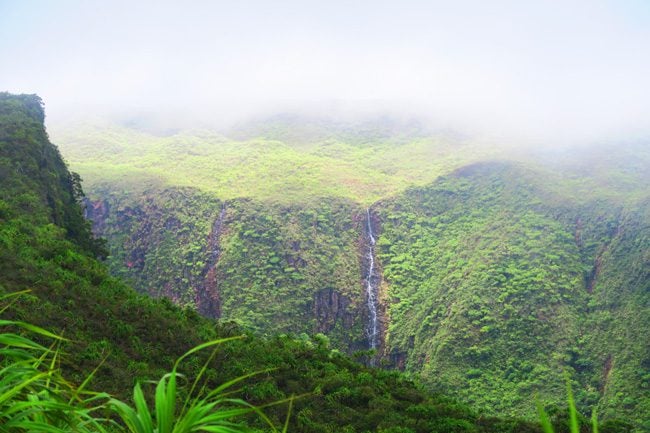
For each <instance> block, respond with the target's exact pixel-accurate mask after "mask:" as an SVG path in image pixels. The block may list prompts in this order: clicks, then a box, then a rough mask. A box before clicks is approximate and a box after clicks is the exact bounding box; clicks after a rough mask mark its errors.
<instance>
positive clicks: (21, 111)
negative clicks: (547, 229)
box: [0, 94, 538, 433]
mask: <svg viewBox="0 0 650 433" xmlns="http://www.w3.org/2000/svg"><path fill="white" fill-rule="evenodd" d="M42 119H43V112H42V108H41V103H40V100H39V99H38V98H37V97H36V96H13V95H8V94H0V157H1V158H2V161H3V164H4V165H3V171H2V175H3V176H4V177H3V179H2V180H3V181H2V184H1V185H2V188H1V190H0V192H1V196H0V209H1V213H0V245H1V248H0V254H1V257H0V267H1V268H0V276H1V278H0V299H2V306H1V307H0V311H1V312H2V320H3V322H2V324H1V326H2V334H1V335H2V338H1V340H2V344H3V347H2V351H1V352H0V353H1V355H2V356H1V357H0V368H2V372H3V376H2V380H0V386H6V388H3V390H4V391H8V392H6V393H5V392H4V391H3V394H2V401H1V402H0V411H1V412H0V419H2V420H4V422H5V423H4V424H3V426H2V427H3V429H4V430H5V431H10V432H24V431H30V429H34V428H36V425H35V424H25V423H26V422H28V421H29V420H36V421H38V422H39V423H41V424H39V427H38V428H39V429H40V430H48V431H53V432H54V431H66V430H68V429H69V428H70V427H69V426H70V425H73V424H71V423H75V422H78V421H80V422H83V423H85V428H86V430H90V431H93V426H94V425H93V423H91V422H90V421H89V418H88V416H91V417H92V419H93V420H98V421H101V413H100V414H97V415H93V414H92V413H91V412H89V410H90V409H91V407H90V406H93V407H94V406H99V405H100V400H101V402H106V405H107V406H106V407H116V405H117V404H116V403H110V402H107V400H106V399H108V396H106V395H104V394H99V395H96V394H88V393H87V392H86V391H87V390H90V389H94V390H101V391H104V392H109V393H111V394H113V395H114V396H115V397H117V398H120V399H123V400H126V401H127V402H129V401H131V398H134V399H135V401H136V403H137V402H138V401H140V397H138V395H137V393H136V395H135V396H133V395H132V392H131V390H132V387H133V384H134V382H135V381H136V380H140V381H144V380H147V379H153V380H158V379H159V378H160V377H162V374H163V373H165V372H167V371H169V370H170V369H171V368H172V366H173V365H174V361H175V360H176V359H177V358H178V357H179V356H181V355H182V354H183V353H184V352H186V351H187V350H188V349H190V348H191V347H193V346H196V345H197V344H199V343H201V342H203V341H207V340H211V339H215V338H219V337H229V336H238V335H242V334H243V335H245V338H243V339H236V340H234V341H231V342H228V343H224V344H223V345H221V346H219V349H218V350H217V351H216V352H215V353H214V356H213V357H212V358H211V359H209V358H208V354H209V351H208V353H207V354H206V353H203V352H198V353H197V354H196V355H194V356H192V357H188V358H187V359H185V360H184V361H183V362H182V363H181V364H180V366H179V372H181V373H184V374H185V376H186V377H187V378H188V380H189V381H190V382H191V380H192V379H193V378H194V377H196V376H197V375H199V374H200V372H201V366H202V365H203V363H204V362H206V361H208V362H209V364H208V365H209V368H208V370H207V371H205V372H204V378H205V379H206V380H207V385H208V386H216V385H217V384H219V383H224V382H225V381H227V380H230V379H232V378H235V377H241V376H243V375H246V374H250V373H251V372H260V371H261V372H263V373H260V374H257V375H254V376H252V377H250V378H248V379H246V380H245V381H243V382H241V383H240V384H239V385H238V386H237V390H236V392H235V393H233V394H230V396H231V397H241V398H244V399H245V400H247V401H248V402H250V403H253V404H256V405H265V404H267V403H272V402H277V401H280V400H282V399H285V398H288V397H290V396H292V395H297V396H300V397H299V398H298V399H297V400H296V401H295V404H294V408H293V411H292V414H291V418H290V431H296V432H365V431H380V432H393V433H397V432H401V433H406V432H423V433H424V432H437V431H439V432H505V431H531V432H534V431H538V430H537V428H536V427H535V426H534V425H532V424H530V423H526V422H522V421H504V420H499V419H490V418H485V417H481V416H478V415H477V414H476V413H474V412H473V411H471V410H470V409H469V408H467V407H466V406H463V405H461V404H459V403H456V402H454V401H452V400H450V399H448V398H445V397H442V396H440V395H438V394H431V393H428V392H425V391H424V390H423V389H422V388H421V387H419V386H417V385H416V384H414V383H413V382H412V381H410V380H408V379H407V378H406V377H404V376H403V375H401V374H399V373H396V372H389V371H382V370H376V369H369V368H366V367H364V366H363V365H362V364H360V363H357V362H353V361H352V360H350V359H349V358H347V357H346V356H344V355H342V354H340V353H338V352H337V351H332V350H331V348H329V347H328V346H329V343H328V339H327V337H325V336H323V335H316V336H315V337H312V338H310V337H308V336H306V335H304V336H300V337H295V336H289V335H279V336H275V337H268V338H260V337H256V336H254V335H252V334H249V333H245V332H244V331H242V330H241V328H239V327H238V326H237V325H236V324H233V323H229V322H222V323H220V324H217V323H215V322H212V321H209V320H207V319H204V318H202V317H200V316H199V315H198V314H196V313H195V312H194V311H192V310H190V309H180V308H179V307H177V306H174V305H173V304H172V303H170V302H169V301H167V300H165V299H163V300H154V299H151V298H149V297H145V296H141V295H138V294H136V293H135V292H134V291H133V290H131V289H130V288H128V287H127V286H126V285H125V284H124V283H122V282H120V281H119V280H117V279H116V278H114V277H111V276H109V275H108V272H107V270H106V268H105V267H104V265H102V264H101V263H99V262H98V261H97V260H96V259H95V258H94V256H95V255H98V254H99V255H101V254H103V252H102V249H101V244H99V243H98V242H97V241H95V240H93V239H92V238H91V237H90V236H89V228H88V225H87V224H86V223H85V222H84V220H83V219H81V218H79V217H80V215H81V208H80V207H79V206H78V204H77V203H76V201H78V200H80V198H81V191H80V190H79V189H78V186H79V185H78V183H76V182H74V181H70V179H71V178H73V176H72V175H70V173H69V172H68V171H67V169H66V167H65V164H64V163H63V162H62V160H61V158H60V155H59V154H58V152H57V151H56V148H55V147H54V146H52V145H51V144H50V143H49V141H48V139H47V135H46V134H45V132H44V129H43V124H42ZM32 161H33V164H32ZM29 170H33V171H29ZM55 180H56V182H55ZM60 215H63V216H65V215H68V217H66V218H61V219H59V218H60ZM24 290H29V292H28V293H24V294H22V295H20V296H8V295H9V294H12V293H16V292H18V291H24ZM10 320H13V321H14V322H11V321H10ZM16 320H21V321H23V322H22V323H23V324H19V323H17V322H15V321H16ZM24 322H30V323H31V324H32V325H25V324H24ZM33 325H39V326H41V327H44V328H46V329H49V330H51V331H54V332H56V333H60V334H63V336H64V337H65V339H58V338H54V337H53V336H52V335H50V334H48V333H47V332H45V331H43V330H42V329H41V328H39V329H37V328H34V326H33ZM56 341H58V343H56V345H55V346H53V347H56V355H53V353H52V352H51V351H50V350H49V349H47V347H48V346H50V345H51V344H52V343H53V342H56ZM95 370H96V371H95ZM93 371H94V373H92V372H93ZM4 373H7V375H5V374H4ZM89 375H91V376H90V377H91V379H90V381H89V382H86V379H87V378H88V377H89ZM169 380H170V379H169V377H167V378H165V379H163V381H169ZM167 383H169V382H167ZM82 384H83V386H84V387H85V389H86V391H83V392H80V391H79V388H78V387H79V386H81V385H82ZM143 386H144V389H145V394H149V395H150V393H151V392H152V391H153V390H152V389H150V388H149V387H148V386H147V385H144V384H143ZM11 390H15V392H14V391H11ZM179 392H180V395H179V398H182V397H183V396H184V395H185V394H187V392H188V389H187V387H181V388H180V389H179ZM89 396H90V397H89ZM97 399H99V400H97ZM150 399H151V395H150ZM150 401H151V400H150ZM68 402H70V403H72V404H73V406H74V407H75V408H76V409H74V411H73V412H69V411H68V412H65V410H67V409H66V408H67V405H68V404H70V403H68ZM5 403H6V405H5ZM102 404H103V403H102ZM111 405H112V406H111ZM30 408H37V410H36V411H34V410H31V409H30ZM19 409H20V410H23V412H20V411H19ZM122 409H124V408H123V407H122ZM50 410H51V411H50ZM100 410H101V407H100ZM25 411H26V412H25ZM44 411H45V412H44ZM61 411H64V413H63V414H62V412H61ZM265 412H266V413H267V414H268V415H269V417H270V419H271V420H272V421H273V422H275V423H276V425H281V423H282V421H283V420H284V418H285V416H286V414H287V406H286V405H279V406H272V407H268V408H266V409H265ZM21 417H22V418H21ZM25 417H27V418H25ZM26 420H27V421H26ZM36 421H34V422H36ZM29 422H32V421H29ZM93 422H94V421H93ZM158 422H160V420H159V421H158ZM246 422H247V423H248V424H249V425H250V426H251V427H253V428H263V427H264V423H262V422H261V421H259V419H258V418H256V417H253V418H249V419H247V421H246ZM44 425H48V426H50V427H48V428H47V429H45V428H44V427H43V426H44ZM55 426H58V427H56V428H59V429H60V430H55ZM66 426H68V427H66ZM61 429H62V430H61ZM111 429H113V430H120V429H121V427H119V424H117V425H113V427H111ZM79 431H83V430H81V429H79ZM95 431H96V430H95Z"/></svg>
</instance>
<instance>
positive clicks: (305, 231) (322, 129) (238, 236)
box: [56, 118, 650, 431]
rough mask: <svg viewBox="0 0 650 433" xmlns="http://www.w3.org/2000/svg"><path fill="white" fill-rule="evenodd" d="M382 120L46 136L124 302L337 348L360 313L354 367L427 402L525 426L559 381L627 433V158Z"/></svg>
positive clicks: (636, 355)
mask: <svg viewBox="0 0 650 433" xmlns="http://www.w3.org/2000/svg"><path fill="white" fill-rule="evenodd" d="M386 124H387V122H385V119H384V120H382V121H381V122H379V123H377V122H375V123H373V122H371V123H368V124H364V125H361V126H359V125H349V124H342V125H341V124H331V123H324V124H323V123H322V122H321V123H319V122H316V123H314V122H308V121H305V120H304V119H301V118H297V119H296V118H288V119H286V118H281V119H272V120H270V121H268V122H265V123H260V124H254V125H247V126H245V127H241V128H239V129H238V130H236V131H232V132H231V135H232V137H234V139H230V138H226V137H224V136H220V135H216V134H213V133H207V132H194V133H177V134H174V135H168V136H156V135H153V134H150V133H144V132H138V131H136V130H129V129H126V128H117V127H110V128H96V127H94V128H91V127H87V126H86V127H77V128H75V129H68V130H66V131H58V132H56V137H57V141H58V142H59V143H60V144H61V146H62V149H63V151H64V153H65V155H66V157H67V158H68V159H69V161H70V162H71V164H72V166H73V168H75V169H76V170H78V171H79V172H80V173H81V174H82V176H83V178H84V179H87V180H89V187H90V190H89V197H90V200H89V201H88V202H87V204H86V212H87V216H88V217H90V219H92V220H93V222H94V229H95V231H96V232H97V233H99V234H101V235H103V236H105V237H106V238H107V240H108V247H109V249H110V256H109V259H108V265H109V268H110V271H111V274H113V275H115V276H118V277H122V278H124V279H126V280H128V281H130V282H132V283H133V285H134V286H135V287H136V288H137V289H138V290H139V291H140V292H142V293H147V294H151V295H154V296H156V297H160V296H165V297H168V298H170V299H172V300H173V301H174V302H175V303H177V304H179V305H181V306H183V307H196V309H198V310H199V312H201V313H202V314H203V315H205V316H208V317H219V318H221V320H222V321H225V320H229V319H232V320H236V321H237V322H239V323H240V324H242V325H244V327H246V328H247V329H250V330H252V331H253V332H254V333H255V334H256V335H264V334H266V335H269V336H270V335H274V334H277V333H286V332H290V333H303V332H304V333H308V334H314V333H323V334H326V335H327V336H328V339H329V340H330V341H331V344H332V345H333V346H334V347H337V348H339V349H342V350H344V351H348V352H352V351H354V350H359V349H366V348H368V347H369V346H370V345H371V341H372V335H371V334H372V332H371V330H372V327H371V326H370V323H371V319H372V317H373V308H374V311H376V312H377V319H378V320H377V330H378V334H377V338H376V340H377V355H376V356H374V357H372V356H371V358H368V362H370V363H380V364H382V365H384V366H386V367H391V368H396V369H405V370H407V371H409V372H411V373H414V374H416V375H417V376H418V377H420V378H421V379H422V380H423V381H424V382H425V384H426V386H427V389H428V390H429V391H432V390H433V391H436V392H440V391H444V392H446V393H449V394H451V395H454V396H455V397H457V398H459V399H460V400H462V401H465V402H468V403H470V404H471V405H472V406H473V407H475V408H479V409H480V411H481V412H483V413H486V414H491V415H495V414H498V415H504V414H506V415H513V416H525V417H528V418H530V417H534V416H533V413H534V404H533V403H532V401H533V400H532V399H533V396H534V395H538V396H539V397H540V399H541V400H542V401H543V402H544V404H546V405H548V406H549V407H553V406H554V407H562V406H563V405H564V403H563V402H564V399H565V397H564V386H563V373H562V372H563V371H564V372H567V373H568V374H569V375H570V377H571V380H572V382H573V387H574V390H575V391H576V396H577V398H578V403H579V405H580V408H581V409H582V410H583V412H585V413H587V412H589V411H590V409H591V407H597V408H598V410H599V413H600V414H601V415H602V416H604V417H605V418H609V419H613V418H616V417H625V418H626V419H629V420H631V421H633V422H634V423H635V424H636V426H637V428H638V429H641V430H643V429H648V428H649V427H648V426H647V424H644V422H646V420H647V419H648V418H649V414H650V408H649V407H648V404H647V402H648V401H650V399H649V398H648V397H650V395H649V392H650V391H649V389H650V384H649V383H648V380H649V378H650V375H649V373H650V372H649V368H650V354H649V349H648V344H647V341H648V340H647V338H645V332H644V331H645V330H647V329H648V325H649V324H650V323H649V321H650V320H649V311H650V310H649V309H648V303H649V299H648V297H649V295H648V293H649V283H648V281H650V279H649V278H648V271H647V269H648V261H649V257H648V251H649V250H650V248H648V247H649V246H650V240H649V238H648V212H647V209H648V193H647V185H648V181H649V180H650V179H649V178H648V176H649V174H648V170H646V168H647V167H648V166H649V161H650V158H649V155H648V150H647V146H645V144H644V143H623V144H620V143H617V144H616V145H615V146H613V145H612V146H608V145H601V146H599V147H589V148H584V149H579V148H578V149H574V150H572V151H566V150H543V149H540V150H536V151H531V152H528V153H525V152H521V151H517V152H515V151H513V149H512V148H509V147H507V146H496V147H490V146H487V145H486V144H485V143H477V142H475V141H472V140H469V139H465V138H460V137H454V136H451V135H448V134H447V135H435V136H433V138H432V136H431V135H430V134H431V133H429V132H426V131H424V130H423V129H422V128H420V127H414V126H413V125H412V124H406V125H403V124H396V125H391V124H389V123H388V126H384V127H382V125H386ZM497 160H500V161H501V162H497ZM482 161H483V162H482ZM490 161H492V162H490ZM558 161H559V162H558ZM368 207H370V211H369V212H367V208H368ZM371 235H372V236H371ZM371 237H372V238H374V239H375V240H376V243H375V244H374V245H372V248H371ZM369 253H370V255H369ZM371 258H372V264H371V260H370V259H371ZM369 274H370V275H371V277H370V278H368V276H369ZM368 282H370V284H368ZM369 286H370V288H369ZM369 293H370V294H371V295H372V296H369ZM372 297H376V298H377V299H378V301H377V302H375V303H372V307H373V308H370V306H369V302H368V301H369V298H370V299H372ZM146 302H151V303H153V304H154V305H155V302H154V301H146ZM165 305H166V308H170V309H171V311H174V310H173V308H172V307H171V306H170V305H169V304H165ZM176 311H181V310H176ZM182 314H183V315H185V316H187V315H188V314H190V313H189V312H188V310H184V311H183V313H182ZM187 317H191V320H199V321H200V319H198V318H197V317H196V316H192V315H190V316H187ZM134 320H135V319H134ZM185 320H189V319H185ZM127 322H128V321H127ZM200 323H207V322H200ZM127 329H128V328H127ZM136 329H137V328H136ZM129 332H130V329H129V330H128V331H127V332H126V333H125V334H124V335H127V334H128V333H129ZM203 332H204V334H201V335H202V336H204V337H206V336H209V335H212V334H209V333H205V332H207V331H203ZM111 335H112V334H111ZM188 335H193V334H188ZM312 344H313V343H312ZM316 344H318V343H316ZM266 347H267V348H266V350H270V349H269V348H268V346H266ZM172 353H173V351H172ZM255 356H258V355H254V356H253V357H255ZM125 359H126V357H125ZM148 364H149V363H148V362H147V365H146V366H143V365H140V367H141V371H150V370H148V368H149V367H150V366H149V365H148ZM332 368H333V367H332ZM355 368H361V367H358V366H357V367H355ZM369 371H373V372H375V370H369ZM373 374H377V373H373ZM386 374H388V373H386ZM344 383H345V380H343V382H341V386H343V384H344ZM278 387H279V388H280V390H281V392H285V393H286V390H283V388H282V386H280V385H278ZM345 392H346V393H347V392H348V391H345ZM271 394H273V393H271ZM273 395H276V394H273ZM325 400H327V399H325ZM346 401H348V400H346ZM346 404H347V403H346ZM361 404H363V405H366V404H368V402H367V401H366V402H365V403H361ZM364 407H365V406H364ZM402 412H403V411H400V413H402ZM558 413H559V412H558ZM402 414H403V413H402ZM413 415H414V414H413ZM414 416H415V415H414ZM354 417H355V416H351V418H350V419H353V418H354ZM325 422H329V421H325ZM646 423H647V422H646ZM340 425H341V424H339V426H340ZM396 425H397V424H396ZM303 427H304V426H303ZM319 428H322V427H319ZM331 428H334V429H335V427H331ZM313 431H327V430H318V429H316V428H315V429H314V430H313ZM358 431H362V430H358ZM423 431H429V430H426V429H425V430H423Z"/></svg>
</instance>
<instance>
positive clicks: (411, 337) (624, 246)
mask: <svg viewBox="0 0 650 433" xmlns="http://www.w3.org/2000/svg"><path fill="white" fill-rule="evenodd" d="M535 182H536V178H535V177H531V173H530V172H529V171H528V170H526V169H525V168H523V167H517V166H512V165H509V164H505V165H504V164H496V163H486V164H478V165H474V166H470V167H467V168H464V169H462V170H459V171H458V172H457V173H455V174H454V175H452V176H449V177H446V178H443V179H441V180H439V181H438V182H436V183H434V184H433V185H431V186H428V187H423V188H417V189H413V190H410V191H408V192H407V193H406V194H405V195H404V196H401V197H399V198H397V199H395V200H391V201H387V202H385V203H381V204H380V205H378V206H377V208H376V211H377V212H378V213H379V215H380V217H381V218H382V220H383V221H384V224H383V225H382V229H383V232H382V235H381V237H380V239H379V242H378V245H379V248H380V253H379V257H380V259H381V262H382V264H383V267H384V278H385V280H386V283H387V287H388V295H389V296H390V297H391V301H390V303H389V315H390V320H389V323H390V327H389V330H388V336H387V351H389V352H390V353H392V356H393V358H395V357H397V358H400V359H401V362H402V363H403V364H404V367H405V368H407V369H408V370H412V371H419V372H421V375H422V378H423V380H425V381H426V382H428V383H430V384H432V386H434V388H435V389H438V390H447V391H449V392H453V394H454V395H456V396H458V397H460V398H461V400H463V401H467V402H470V403H471V404H472V405H473V406H474V407H478V408H480V409H481V410H482V411H487V412H491V411H495V412H498V413H507V414H511V415H523V414H526V413H528V412H530V405H529V399H530V396H531V395H532V394H533V393H535V394H537V395H539V397H540V399H542V400H543V401H548V402H552V401H555V402H557V401H560V400H561V399H562V398H563V393H562V386H561V382H562V381H561V375H560V374H559V372H560V371H565V372H568V373H570V374H571V377H572V379H573V380H575V381H576V383H577V384H579V386H576V389H577V390H578V391H577V393H576V397H577V401H578V405H579V406H581V407H582V408H583V409H586V408H589V407H594V406H597V407H598V408H599V413H601V414H606V415H609V416H612V415H614V414H623V413H625V414H626V416H627V417H629V418H630V419H636V420H637V421H639V422H643V421H644V420H645V419H647V414H648V409H649V408H648V407H647V402H648V401H649V398H650V387H649V386H648V382H647V380H648V375H647V366H648V361H649V360H650V351H649V350H648V349H649V348H648V346H647V339H646V338H645V337H644V336H643V334H644V332H645V330H647V329H648V326H650V316H649V315H648V305H649V304H650V298H649V293H648V281H649V280H648V266H647V265H648V258H649V257H648V246H649V245H650V236H649V234H650V232H649V230H650V227H649V224H648V218H647V216H648V214H647V212H648V209H649V208H648V202H645V203H641V204H637V205H635V207H634V208H633V210H630V209H627V208H625V207H620V206H618V205H616V204H615V203H612V202H607V201H603V202H598V201H596V202H590V203H585V204H584V205H580V206H577V205H575V204H574V203H572V202H569V201H567V200H565V199H563V198H562V197H558V196H556V195H553V194H549V193H547V192H545V191H544V189H543V187H542V186H540V185H539V184H536V183H535ZM632 233H633V234H632ZM605 263H607V265H606V266H605ZM632 323H634V325H632ZM441 371H442V372H444V374H440V372H441ZM613 389H617V390H619V391H614V392H613ZM623 390H625V391H623Z"/></svg>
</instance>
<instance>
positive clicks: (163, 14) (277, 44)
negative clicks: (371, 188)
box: [0, 0, 650, 139]
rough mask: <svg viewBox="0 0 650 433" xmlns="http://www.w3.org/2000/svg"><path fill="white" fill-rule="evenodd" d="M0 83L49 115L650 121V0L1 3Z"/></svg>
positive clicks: (543, 129) (616, 125) (517, 123)
mask: <svg viewBox="0 0 650 433" xmlns="http://www.w3.org/2000/svg"><path fill="white" fill-rule="evenodd" d="M0 90H9V91H11V92H24V93H38V94H39V95H41V96H42V97H43V99H44V100H45V103H46V109H47V113H48V115H49V116H50V118H56V116H57V115H62V114H63V113H65V112H69V111H70V110H73V112H74V111H76V110H79V112H84V113H106V112H111V111H119V112H122V113H126V114H129V113H131V112H132V113H138V112H147V111H161V112H166V113H170V112H171V113H174V112H177V113H179V114H180V113H182V114H184V115H186V116H193V115H198V114H200V115H201V116H202V118H203V119H204V120H205V119H214V120H215V121H218V120H219V119H233V118H237V117H239V116H244V115H247V114H259V112H260V111H263V110H268V111H281V110H285V109H288V108H295V107H300V106H309V107H311V108H314V107H323V109H324V110H328V109H330V108H331V107H333V106H336V107H361V108H364V109H369V108H370V107H372V108H376V109H378V110H379V109H387V108H391V109H392V110H394V111H398V112H400V111H401V112H405V113H407V114H417V115H421V116H423V117H426V118H429V119H433V120H435V121H436V122H438V123H440V124H454V125H457V126H459V127H468V128H469V127H472V128H484V129H486V130H488V131H491V132H494V133H506V134H509V133H510V134H520V133H521V134H524V135H528V136H531V137H535V136H549V137H553V136H558V137H564V138H569V139H573V138H576V139H578V138H580V139H598V138H601V137H608V136H616V135H617V134H625V135H634V134H639V133H646V132H648V130H650V120H649V119H650V0H612V1H599V0H592V1H571V0H561V1H553V0H536V1H533V0H530V1H525V0H518V1H499V0H491V1H487V0H476V1H470V0H460V1H458V0H453V1H452V0H448V1H407V0H402V1H391V2H382V1H377V0H373V1H353V0H348V1H338V0H323V1H318V2H316V1H307V0H301V1H281V0H276V1H242V0H229V1H189V0H186V1H182V2H181V1H178V2H168V1H151V2H148V1H135V0H131V1H123V2H122V1H103V2H101V1H54V0H51V1H30V0H15V1H12V0H0Z"/></svg>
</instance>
